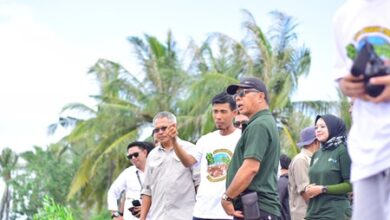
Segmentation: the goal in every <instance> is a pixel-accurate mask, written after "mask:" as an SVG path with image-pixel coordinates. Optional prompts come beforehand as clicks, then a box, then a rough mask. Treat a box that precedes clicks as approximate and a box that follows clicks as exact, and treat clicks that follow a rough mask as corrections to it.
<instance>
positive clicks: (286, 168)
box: [107, 0, 390, 220]
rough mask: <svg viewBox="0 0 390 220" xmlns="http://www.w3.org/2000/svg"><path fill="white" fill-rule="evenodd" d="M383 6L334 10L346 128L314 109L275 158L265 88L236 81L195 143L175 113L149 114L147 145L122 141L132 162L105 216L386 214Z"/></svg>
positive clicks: (389, 74)
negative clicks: (289, 150)
mask: <svg viewBox="0 0 390 220" xmlns="http://www.w3.org/2000/svg"><path fill="white" fill-rule="evenodd" d="M389 8H390V1H386V0H350V1H347V2H346V3H345V4H344V5H343V6H342V7H341V8H340V9H339V10H338V11H337V13H336V15H335V19H334V27H335V28H334V29H335V30H334V32H335V36H336V49H337V50H336V55H335V58H336V62H335V74H336V77H335V80H336V82H337V83H338V84H339V86H340V89H341V91H342V92H343V93H344V94H345V95H346V96H349V97H351V99H352V100H353V101H354V106H353V108H352V113H351V114H352V119H353V125H352V128H351V130H350V132H349V133H348V134H347V129H346V125H345V123H344V121H343V120H342V119H341V118H339V117H337V116H335V115H331V114H324V115H317V116H316V117H315V118H313V121H314V125H313V126H309V127H306V128H304V129H303V130H302V131H301V132H300V139H299V142H298V143H297V146H298V147H299V148H300V152H299V153H298V154H297V155H296V156H295V157H294V158H292V159H290V158H288V157H287V156H286V155H284V154H282V155H281V152H280V151H281V149H280V140H279V130H278V127H277V125H276V122H275V119H274V117H273V115H272V113H271V112H270V109H269V100H270V99H269V94H268V91H267V88H266V85H265V84H264V82H263V81H261V80H260V79H258V78H254V77H249V78H243V79H241V80H240V83H238V84H232V85H229V86H228V87H227V88H226V91H224V92H221V93H220V94H217V95H215V96H214V97H213V99H212V100H211V107H212V116H213V120H214V124H215V127H216V130H215V131H213V132H210V133H208V134H205V135H203V136H202V137H201V138H200V139H199V140H198V141H197V143H196V145H194V144H192V143H190V142H188V141H185V140H182V139H180V138H179V136H178V131H177V120H176V116H175V115H173V114H172V113H170V112H164V111H163V112H159V113H157V114H156V115H155V117H154V119H153V127H154V129H153V138H154V141H155V143H154V144H155V147H154V144H153V143H149V142H132V143H130V144H129V146H128V147H127V158H128V159H129V160H130V161H131V164H133V165H134V166H130V167H129V168H127V169H125V170H124V171H123V172H122V173H121V174H120V176H119V177H118V178H117V179H116V180H115V181H114V183H113V184H112V186H111V187H110V189H109V191H108V196H107V200H108V209H109V210H110V211H111V213H112V218H113V219H115V220H122V219H125V220H128V219H142V220H146V219H148V220H154V219H156V220H160V219H161V220H175V219H177V220H186V219H188V220H190V219H193V220H206V219H260V220H263V219H264V220H277V219H282V220H285V219H288V220H289V219H293V220H302V219H332V220H333V219H335V220H339V219H340V220H342V219H354V220H360V219H378V220H390V160H389V158H390V138H389V137H390V116H389V114H388V113H389V112H390V103H389V102H390V68H388V64H389V63H390V62H389V59H390V52H389V51H390V27H389V26H390V20H389V19H390V18H389V17H388V16H384V15H385V14H387V10H388V9H389ZM352 189H353V190H352ZM123 191H125V195H124V196H123V197H124V202H122V203H120V204H124V205H122V207H121V206H118V203H117V201H118V200H120V198H121V193H122V192H123ZM351 194H353V200H352V199H351V198H352V197H351Z"/></svg>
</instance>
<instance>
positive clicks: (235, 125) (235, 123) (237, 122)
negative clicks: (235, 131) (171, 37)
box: [233, 120, 248, 128]
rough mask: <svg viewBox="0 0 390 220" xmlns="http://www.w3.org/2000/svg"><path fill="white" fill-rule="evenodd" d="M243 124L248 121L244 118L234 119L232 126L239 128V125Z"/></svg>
mask: <svg viewBox="0 0 390 220" xmlns="http://www.w3.org/2000/svg"><path fill="white" fill-rule="evenodd" d="M244 124H248V121H246V120H244V121H235V122H234V123H233V125H234V127H236V128H241V125H244Z"/></svg>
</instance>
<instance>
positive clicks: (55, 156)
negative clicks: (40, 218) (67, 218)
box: [11, 144, 79, 218]
mask: <svg viewBox="0 0 390 220" xmlns="http://www.w3.org/2000/svg"><path fill="white" fill-rule="evenodd" d="M62 148H63V147H62V146H61V145H60V144H56V145H50V146H48V148H47V149H46V150H44V149H42V148H40V147H37V146H35V147H34V150H33V151H27V152H24V153H22V154H21V155H20V157H21V158H22V159H23V160H24V161H25V163H24V164H22V165H21V166H20V168H19V169H18V174H17V175H16V176H15V178H14V179H13V180H12V182H11V186H12V188H13V190H12V193H13V212H14V214H15V215H26V216H27V217H29V218H32V216H33V215H34V214H36V212H37V210H39V209H40V208H42V207H43V205H44V203H43V201H42V198H43V197H44V196H45V195H48V196H50V198H52V199H53V200H54V201H55V202H56V203H59V204H69V205H70V207H73V208H74V209H75V211H74V212H75V213H78V211H77V210H78V209H79V206H77V205H76V201H75V200H71V201H67V200H66V195H67V194H68V189H69V186H70V183H71V181H72V178H73V176H74V174H75V170H76V168H77V167H78V165H79V161H78V160H79V159H78V157H77V155H73V154H71V152H69V151H66V152H63V151H61V149H62Z"/></svg>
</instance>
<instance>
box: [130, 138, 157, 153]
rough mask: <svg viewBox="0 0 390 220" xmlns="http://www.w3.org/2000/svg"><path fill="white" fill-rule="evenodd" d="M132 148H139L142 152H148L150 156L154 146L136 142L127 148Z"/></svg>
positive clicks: (148, 143)
mask: <svg viewBox="0 0 390 220" xmlns="http://www.w3.org/2000/svg"><path fill="white" fill-rule="evenodd" d="M132 147H139V148H141V149H142V150H146V152H147V154H149V152H150V151H151V150H152V149H153V148H154V144H153V143H151V142H147V141H134V142H131V143H130V144H129V145H128V146H127V150H129V149H130V148H132Z"/></svg>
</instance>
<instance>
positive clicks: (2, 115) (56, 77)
mask: <svg viewBox="0 0 390 220" xmlns="http://www.w3.org/2000/svg"><path fill="white" fill-rule="evenodd" d="M0 8H1V9H0V33H2V34H1V35H0V76H1V80H0V100H1V102H2V104H1V106H2V107H1V108H0V121H1V123H0V148H3V147H11V148H14V149H15V150H17V151H22V150H26V149H28V148H30V147H31V145H32V144H36V145H44V144H45V143H48V141H49V140H50V138H48V137H47V135H46V128H47V126H48V125H49V124H50V123H53V122H56V121H57V119H58V116H59V111H60V110H61V108H62V107H63V106H64V105H65V104H67V103H69V102H76V101H78V102H83V103H85V102H88V101H89V99H88V95H90V94H93V91H94V85H93V80H92V79H91V78H89V77H88V76H87V74H86V72H87V70H88V67H89V66H91V65H93V63H94V62H95V61H96V59H97V58H96V57H95V56H91V54H90V52H86V50H84V49H83V48H75V47H72V46H71V45H69V44H67V42H66V41H65V40H64V39H62V38H61V37H60V36H58V35H57V34H56V33H55V32H54V31H53V30H51V29H50V28H48V27H47V26H45V25H44V24H42V23H39V22H38V21H37V20H35V19H34V11H33V8H30V7H27V6H25V5H15V4H13V5H11V4H8V5H7V4H5V5H4V6H2V7H0Z"/></svg>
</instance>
